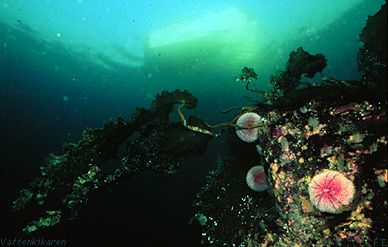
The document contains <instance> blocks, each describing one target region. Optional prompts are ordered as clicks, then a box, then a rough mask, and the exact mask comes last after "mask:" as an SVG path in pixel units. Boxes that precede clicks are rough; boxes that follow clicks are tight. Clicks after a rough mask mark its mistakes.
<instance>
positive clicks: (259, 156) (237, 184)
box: [192, 5, 388, 246]
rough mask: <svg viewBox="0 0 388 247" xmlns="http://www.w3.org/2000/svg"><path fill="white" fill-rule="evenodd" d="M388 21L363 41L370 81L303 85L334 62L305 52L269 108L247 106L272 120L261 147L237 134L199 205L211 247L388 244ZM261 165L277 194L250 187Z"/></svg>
mask: <svg viewBox="0 0 388 247" xmlns="http://www.w3.org/2000/svg"><path fill="white" fill-rule="evenodd" d="M384 15H386V7H385V5H383V6H382V10H380V11H379V12H378V13H377V14H376V15H375V16H371V17H369V19H368V22H367V25H366V27H365V28H364V29H363V31H362V34H361V36H360V37H361V41H363V42H364V46H363V47H362V48H361V49H360V51H359V56H358V58H359V65H360V72H361V73H362V74H363V75H364V77H363V79H362V80H360V81H354V80H353V81H343V80H336V79H334V78H324V79H323V80H322V82H321V83H316V84H314V85H307V86H304V87H302V86H300V85H301V84H300V81H301V78H302V76H303V75H304V76H307V77H310V78H311V77H313V76H314V75H315V74H316V73H318V72H320V71H322V69H323V68H324V67H325V66H326V59H325V58H324V56H323V55H321V54H318V55H310V54H309V53H308V52H306V51H304V50H303V49H302V48H298V49H297V50H296V51H294V52H291V54H290V59H289V61H288V63H287V65H286V69H285V70H284V71H281V72H279V73H278V74H277V75H276V76H273V77H272V78H271V82H272V84H273V85H274V91H273V92H272V93H270V95H267V99H266V100H264V103H259V104H257V105H255V107H250V108H246V109H249V110H246V111H251V112H254V113H258V114H260V116H261V117H262V118H263V119H265V121H262V122H261V124H260V125H257V126H253V127H254V128H258V131H256V133H257V134H258V136H257V140H256V141H255V142H254V143H252V142H251V143H245V142H244V141H242V140H239V139H238V138H237V137H236V133H235V130H234V129H233V128H229V131H228V132H227V133H228V135H229V136H228V139H227V140H228V144H229V148H230V153H231V154H230V156H229V157H224V158H222V159H220V160H219V164H218V168H217V170H215V171H213V172H211V173H210V175H209V177H208V181H207V184H206V185H205V186H204V187H203V188H202V189H201V191H200V192H199V193H198V195H197V199H196V201H195V202H194V207H195V208H196V209H197V213H196V214H195V215H194V217H193V220H192V221H195V222H199V224H200V225H201V226H202V244H203V245H204V246H376V241H377V244H381V240H382V239H384V236H385V232H384V231H385V229H386V223H384V221H383V220H382V219H384V218H386V217H387V206H388V202H387V200H386V198H387V197H386V196H387V194H386V183H387V182H388V173H387V152H386V150H387V141H388V136H387V128H386V124H387V101H386V98H385V97H386V94H385V95H383V94H382V93H381V92H379V90H385V89H384V86H383V85H381V84H382V83H383V82H382V81H384V83H385V84H386V78H385V76H386V74H384V73H385V72H384V71H385V68H386V65H387V63H386V42H384V40H386V20H385V19H384V20H383V17H382V16H384ZM384 28H385V29H384ZM384 30H385V31H384ZM381 35H384V38H382V37H380V36H381ZM383 42H384V43H383ZM384 51H385V52H384ZM382 52H384V53H382ZM366 53H368V55H366ZM372 53H373V54H374V55H372ZM380 53H381V54H380ZM366 57H368V58H367V59H366ZM371 58H373V59H372V60H373V61H372V60H371ZM384 59H385V60H384ZM376 61H378V63H376ZM383 69H384V71H383ZM246 111H243V112H242V113H240V114H238V115H240V116H241V115H243V114H246ZM254 149H255V150H254ZM256 165H262V166H264V167H265V171H266V175H267V177H268V183H269V186H268V187H269V189H268V191H267V192H253V191H251V190H250V189H249V188H248V185H247V184H246V183H245V180H244V176H245V174H246V173H247V172H248V170H249V168H250V167H253V166H256ZM317 181H318V182H317Z"/></svg>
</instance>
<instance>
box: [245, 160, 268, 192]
mask: <svg viewBox="0 0 388 247" xmlns="http://www.w3.org/2000/svg"><path fill="white" fill-rule="evenodd" d="M246 180H247V184H248V187H249V188H251V189H252V190H254V191H258V192H261V191H264V190H266V189H267V188H268V183H267V176H266V175H265V172H264V167H262V166H254V167H252V168H251V169H249V171H248V173H247V176H246Z"/></svg>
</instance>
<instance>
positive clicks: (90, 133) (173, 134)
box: [13, 90, 211, 233]
mask: <svg viewBox="0 0 388 247" xmlns="http://www.w3.org/2000/svg"><path fill="white" fill-rule="evenodd" d="M182 103H184V104H185V107H187V108H189V109H192V108H195V107H196V104H197V99H196V98H195V97H194V96H193V95H191V94H190V93H189V92H188V91H179V90H176V91H174V92H162V93H161V94H159V95H157V96H156V98H155V100H154V101H153V103H152V105H151V108H149V109H142V108H140V109H137V110H136V111H135V113H134V114H133V116H132V118H131V120H128V121H127V120H125V119H123V118H121V117H119V118H117V119H116V120H109V121H107V122H106V123H105V124H104V127H103V128H100V129H90V128H89V129H86V130H85V131H84V132H83V133H82V136H81V139H80V141H79V142H78V143H65V144H64V146H63V149H64V154H63V155H53V154H51V155H50V156H49V158H48V159H47V160H46V165H45V166H43V167H42V168H41V176H40V177H37V178H35V179H33V181H32V182H31V183H30V185H29V186H28V188H26V189H22V190H21V192H20V195H19V197H18V198H16V199H15V201H14V203H13V209H14V211H18V212H25V211H26V210H31V211H33V210H34V209H35V208H37V207H39V211H40V212H41V211H42V210H46V211H47V212H56V213H55V215H54V214H49V215H48V216H44V217H40V218H39V217H38V219H37V220H32V221H31V219H20V221H21V222H24V221H26V220H27V221H30V223H29V224H28V226H27V227H25V228H24V231H25V232H26V233H31V232H33V231H38V230H40V229H41V228H44V227H50V226H53V225H55V224H57V223H59V221H60V220H69V219H74V218H75V217H77V215H78V211H79V209H80V208H81V207H83V206H84V205H85V204H86V203H87V201H88V197H89V194H90V193H92V192H95V191H98V190H102V189H104V188H107V187H112V186H113V185H115V184H118V183H120V181H121V180H123V179H125V178H128V177H129V176H131V175H134V174H136V173H139V172H141V171H143V170H145V169H153V170H155V171H157V172H162V173H167V174H170V173H174V172H175V171H176V170H177V169H178V168H179V166H180V164H181V162H182V161H183V160H185V159H186V158H188V157H193V156H196V155H199V154H201V153H202V152H203V151H204V150H205V149H206V145H207V143H208V142H209V141H210V140H211V136H209V135H204V134H202V133H199V132H193V131H191V130H189V129H187V128H185V127H184V126H182V125H181V124H180V123H173V122H170V121H169V114H170V113H171V112H172V110H173V106H174V105H175V104H182ZM189 123H190V124H191V125H193V126H194V125H198V126H200V127H201V128H203V129H206V128H207V127H206V125H205V124H204V123H203V121H202V120H200V119H199V118H196V117H194V116H190V117H189ZM134 133H137V134H138V137H133V134H134ZM121 145H125V151H124V152H123V153H122V154H121V156H118V152H117V150H118V148H119V147H120V146H121ZM113 159H114V160H117V161H120V162H121V165H120V166H119V167H118V168H117V169H116V170H114V171H113V172H109V171H108V170H107V169H106V170H104V169H102V165H103V164H105V163H106V162H107V161H109V160H113ZM59 215H60V217H57V216H59ZM54 216H55V217H54Z"/></svg>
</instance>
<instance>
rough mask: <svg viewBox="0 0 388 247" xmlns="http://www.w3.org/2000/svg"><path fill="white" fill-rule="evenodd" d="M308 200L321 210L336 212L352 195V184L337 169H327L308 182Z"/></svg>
mask: <svg viewBox="0 0 388 247" xmlns="http://www.w3.org/2000/svg"><path fill="white" fill-rule="evenodd" d="M309 194H310V201H311V202H312V204H313V205H314V206H315V207H316V208H317V209H318V210H319V211H321V212H327V213H333V214H338V213H341V212H342V211H343V207H344V206H347V205H349V204H350V203H351V202H352V200H353V196H354V185H353V182H352V181H351V180H349V179H348V178H346V177H345V176H344V175H342V174H341V173H339V172H338V171H332V170H327V171H324V172H322V173H319V174H318V175H315V176H314V177H313V179H312V180H311V182H310V184H309Z"/></svg>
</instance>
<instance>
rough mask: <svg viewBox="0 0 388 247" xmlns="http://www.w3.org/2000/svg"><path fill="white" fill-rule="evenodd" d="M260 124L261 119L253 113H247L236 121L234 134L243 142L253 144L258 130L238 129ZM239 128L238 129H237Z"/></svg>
mask: <svg viewBox="0 0 388 247" xmlns="http://www.w3.org/2000/svg"><path fill="white" fill-rule="evenodd" d="M260 123H261V117H260V116H259V115H258V114H256V113H254V112H247V113H244V114H243V115H241V116H240V117H239V118H238V119H237V122H236V124H237V126H238V127H237V128H236V134H237V136H238V137H240V139H241V140H243V141H245V142H254V141H256V140H257V138H258V128H252V129H240V128H241V127H242V128H249V127H252V126H256V125H258V124H260ZM239 127H240V128H239Z"/></svg>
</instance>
